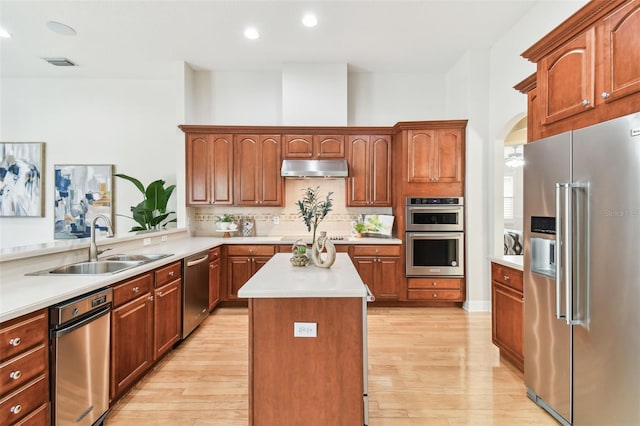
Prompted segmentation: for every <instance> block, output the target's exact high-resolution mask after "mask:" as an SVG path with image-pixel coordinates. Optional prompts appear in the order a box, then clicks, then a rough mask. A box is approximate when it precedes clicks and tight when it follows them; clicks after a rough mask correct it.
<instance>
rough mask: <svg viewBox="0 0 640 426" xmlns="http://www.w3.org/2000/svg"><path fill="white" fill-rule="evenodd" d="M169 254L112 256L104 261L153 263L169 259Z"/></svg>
mask: <svg viewBox="0 0 640 426" xmlns="http://www.w3.org/2000/svg"><path fill="white" fill-rule="evenodd" d="M169 256H171V254H114V255H113V256H109V257H106V258H105V259H104V260H107V261H118V262H129V261H133V262H144V263H147V262H153V261H154V260H158V259H162V258H164V257H169Z"/></svg>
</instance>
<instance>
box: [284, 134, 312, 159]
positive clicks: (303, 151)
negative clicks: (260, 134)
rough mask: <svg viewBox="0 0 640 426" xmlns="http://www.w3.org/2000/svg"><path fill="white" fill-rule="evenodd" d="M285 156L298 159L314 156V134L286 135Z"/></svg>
mask: <svg viewBox="0 0 640 426" xmlns="http://www.w3.org/2000/svg"><path fill="white" fill-rule="evenodd" d="M283 157H284V158H291V159H298V160H302V159H309V158H311V157H313V136H312V135H285V136H284V153H283Z"/></svg>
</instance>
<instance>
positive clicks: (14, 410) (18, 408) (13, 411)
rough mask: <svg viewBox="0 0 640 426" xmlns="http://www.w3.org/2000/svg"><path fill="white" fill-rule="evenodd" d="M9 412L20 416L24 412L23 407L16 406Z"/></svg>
mask: <svg viewBox="0 0 640 426" xmlns="http://www.w3.org/2000/svg"><path fill="white" fill-rule="evenodd" d="M9 411H11V412H12V413H13V414H18V413H19V412H20V411H22V405H20V404H18V405H14V406H13V407H11V408H10V409H9Z"/></svg>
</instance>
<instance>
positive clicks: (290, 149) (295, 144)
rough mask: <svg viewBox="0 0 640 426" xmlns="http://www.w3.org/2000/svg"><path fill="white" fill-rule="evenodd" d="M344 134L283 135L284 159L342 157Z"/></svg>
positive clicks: (343, 154)
mask: <svg viewBox="0 0 640 426" xmlns="http://www.w3.org/2000/svg"><path fill="white" fill-rule="evenodd" d="M344 157H345V151H344V135H285V136H284V150H283V158H285V159H298V160H305V159H306V160H308V159H335V158H344Z"/></svg>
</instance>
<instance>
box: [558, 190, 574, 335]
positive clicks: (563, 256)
mask: <svg viewBox="0 0 640 426" xmlns="http://www.w3.org/2000/svg"><path fill="white" fill-rule="evenodd" d="M577 186H578V185H576V184H574V183H556V318H558V319H564V320H565V321H566V323H567V325H574V324H577V323H578V321H576V320H575V319H574V317H573V312H574V304H573V297H574V296H573V236H572V235H573V232H574V226H573V188H575V187H577ZM562 192H564V197H562V195H563V194H562ZM563 284H564V291H565V293H564V297H565V313H564V315H562V313H561V312H560V311H561V310H562V306H561V305H562V300H561V297H562V285H563Z"/></svg>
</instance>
